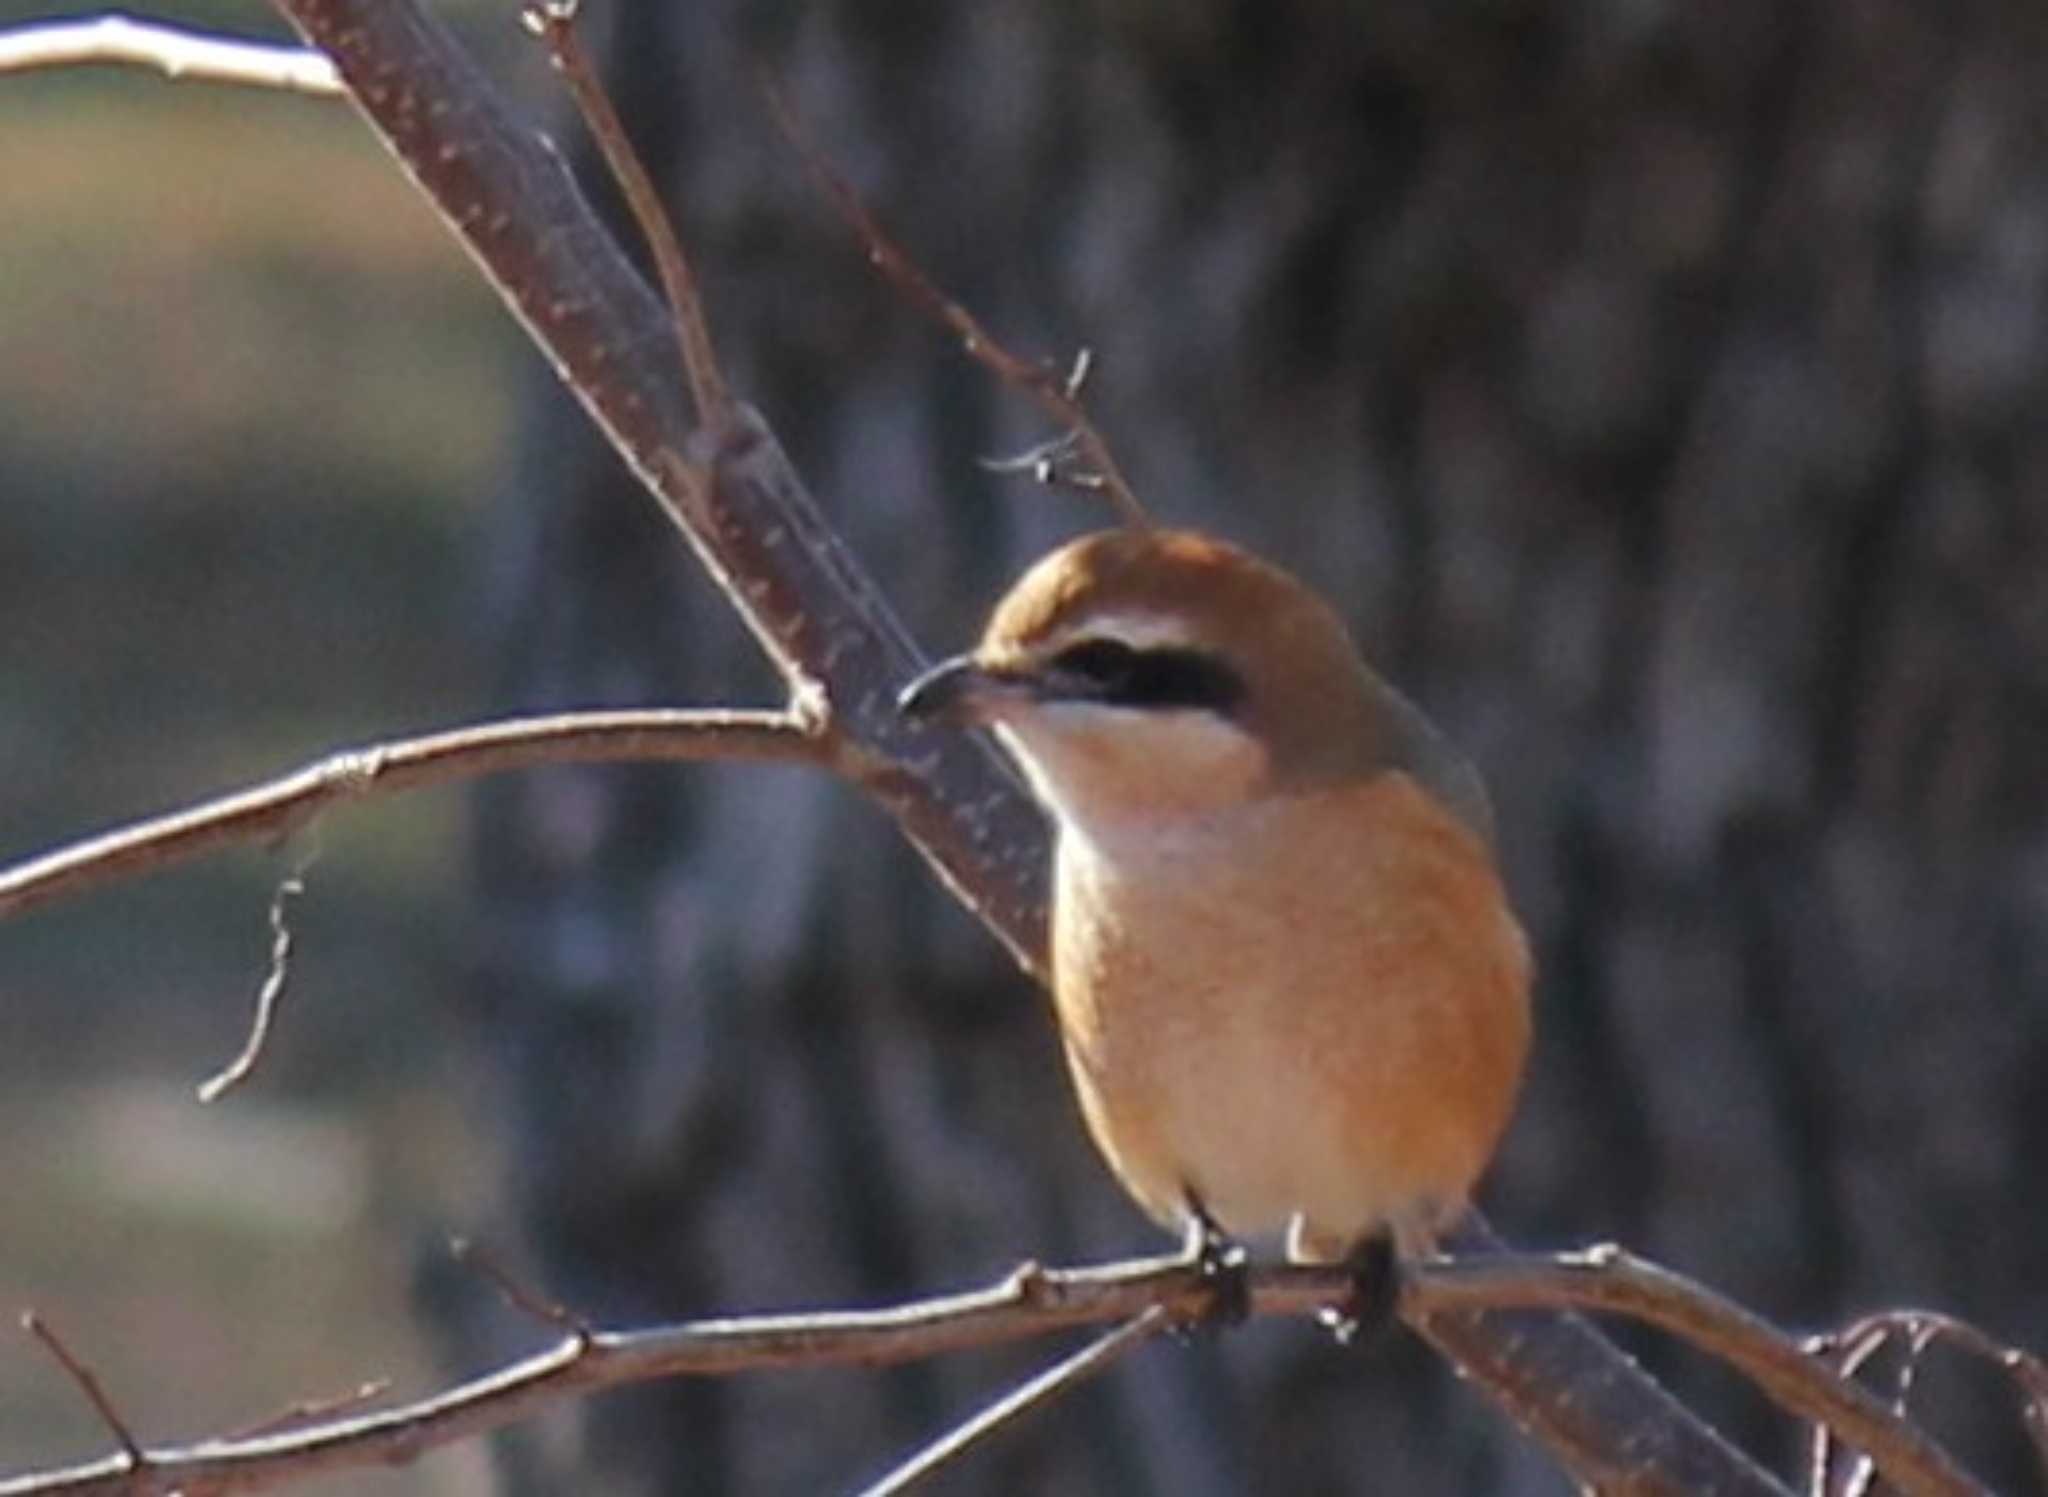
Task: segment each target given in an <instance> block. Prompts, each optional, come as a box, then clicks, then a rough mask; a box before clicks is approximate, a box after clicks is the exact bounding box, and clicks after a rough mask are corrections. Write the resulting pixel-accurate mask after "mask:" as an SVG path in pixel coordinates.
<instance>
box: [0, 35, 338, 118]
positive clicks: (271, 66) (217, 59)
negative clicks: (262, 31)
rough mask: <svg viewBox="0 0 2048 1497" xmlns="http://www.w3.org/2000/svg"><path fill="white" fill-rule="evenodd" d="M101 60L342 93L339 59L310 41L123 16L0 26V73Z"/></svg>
mask: <svg viewBox="0 0 2048 1497" xmlns="http://www.w3.org/2000/svg"><path fill="white" fill-rule="evenodd" d="M97 64H116V65H121V66H126V67H139V68H147V69H151V70H153V71H155V72H158V73H161V74H163V75H164V76H165V77H166V78H169V79H171V80H173V81H177V80H179V79H186V78H190V79H195V80H199V81H203V82H207V83H240V84H246V85H248V86H250V87H252V88H274V89H281V90H283V91H285V92H288V93H301V94H314V95H318V96H320V97H323V98H337V97H339V96H341V95H342V94H343V93H344V92H345V90H344V89H343V88H342V86H341V77H340V75H339V74H337V73H336V72H335V70H334V64H333V63H332V62H330V61H328V59H327V57H326V56H325V55H324V54H323V53H320V52H317V51H315V50H313V49H312V48H311V47H284V46H275V45H273V44H271V43H268V42H251V41H244V40H243V39H241V38H240V37H232V36H216V35H212V34H210V33H207V32H204V31H189V30H186V29H184V28H181V27H177V26H166V25H164V24H162V23H161V22H157V21H138V20H135V19H133V18H131V17H128V16H122V15H105V16H93V17H89V18H87V19H83V20H76V21H38V22H35V23H32V24H29V25H24V26H14V27H9V28H6V29H4V30H0V73H27V72H34V71H36V70H38V69H42V68H75V67H86V66H92V65H97Z"/></svg>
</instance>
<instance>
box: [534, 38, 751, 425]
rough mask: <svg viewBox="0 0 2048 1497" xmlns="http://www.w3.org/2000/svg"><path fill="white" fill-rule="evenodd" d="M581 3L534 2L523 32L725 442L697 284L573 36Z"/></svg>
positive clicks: (729, 409) (700, 411)
mask: <svg viewBox="0 0 2048 1497" xmlns="http://www.w3.org/2000/svg"><path fill="white" fill-rule="evenodd" d="M580 9H581V5H580V0H536V3H534V4H531V5H529V6H527V7H526V9H525V10H524V11H523V12H522V13H521V19H522V20H523V21H524V22H525V24H526V29H527V30H528V31H530V32H532V33H533V34H534V35H535V36H537V37H539V38H540V40H541V42H542V43H543V44H544V45H545V46H546V47H547V50H548V60H549V61H550V62H552V63H553V64H554V65H555V70H556V71H557V72H559V73H560V74H561V75H562V78H563V81H565V82H566V83H567V84H568V85H569V94H570V97H572V98H573V99H575V101H576V108H577V110H578V112H580V113H581V114H582V116H583V122H584V124H585V125H586V126H587V127H588V128H589V130H590V134H591V138H592V139H594V140H595V141H596V142H597V148H598V150H599V151H600V152H601V153H603V156H604V162H605V165H606V167H607V168H609V169H610V171H611V174H612V179H613V180H614V181H616V182H617V183H618V184H619V190H620V191H621V192H623V193H624V194H625V195H626V203H627V205H628V206H629V207H630V208H631V209H632V210H633V218H634V221H635V222H637V223H638V224H639V225H640V233H641V235H642V237H643V238H645V239H646V241H647V247H648V249H649V251H650V252H651V253H652V254H653V256H654V268H655V272H656V273H657V274H658V275H659V276H660V277H661V289H662V294H663V296H665V297H666V298H667V300H668V305H669V311H670V314H671V315H672V316H673V317H674V318H675V325H676V343H677V345H678V347H679V348H680V349H681V352H682V356H683V372H684V374H685V376H686V377H687V378H688V379H689V381H690V395H691V398H692V399H693V400H694V401H695V402H696V406H697V419H698V420H699V421H701V422H703V423H704V425H705V427H706V429H708V430H709V431H711V432H712V433H714V434H716V435H718V436H721V437H722V436H724V435H725V434H726V433H728V432H730V431H731V430H732V427H733V403H732V392H731V391H730V390H729V389H728V388H727V387H726V383H725V375H724V373H723V371H721V370H720V368H719V365H718V351H717V350H716V349H715V348H714V347H713V346H712V342H711V324H710V320H709V319H708V318H707V317H706V316H705V314H704V300H703V298H702V297H701V296H700V295H699V294H698V291H697V277H696V274H695V273H694V272H693V271H692V270H691V269H690V260H689V257H688V256H687V255H685V254H684V253H683V246H682V243H681V241H680V240H678V239H677V237H676V231H675V224H674V222H673V220H671V219H670V217H669V213H668V209H667V208H666V207H665V206H664V204H663V203H662V199H661V194H660V193H659V192H658V191H656V190H655V186H654V183H653V181H652V180H651V179H650V178H649V177H648V175H647V168H646V167H645V166H644V165H643V164H642V163H641V160H640V154H639V152H637V151H635V150H634V149H633V142H632V139H631V137H629V136H628V135H627V134H626V127H625V125H624V124H623V123H622V122H621V121H620V119H619V113H618V111H617V110H616V109H614V108H613V107H612V101H611V95H610V94H608V93H607V92H606V91H605V86H604V80H603V79H602V78H600V77H599V76H598V71H597V67H596V65H595V64H593V63H592V62H591V60H590V52H589V49H588V48H586V47H585V46H584V45H583V38H582V37H581V36H580V35H579V34H578V33H577V30H576V18H577V14H578V12H579V10H580Z"/></svg>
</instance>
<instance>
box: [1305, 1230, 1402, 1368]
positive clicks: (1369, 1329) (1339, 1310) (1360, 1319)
mask: <svg viewBox="0 0 2048 1497" xmlns="http://www.w3.org/2000/svg"><path fill="white" fill-rule="evenodd" d="M1344 1266H1345V1267H1346V1268H1347V1269H1348V1270H1350V1273H1351V1293H1350V1295H1349V1296H1348V1297H1347V1298H1346V1299H1345V1301H1344V1303H1343V1304H1341V1305H1331V1306H1329V1307H1328V1308H1327V1309H1324V1310H1319V1311H1317V1312H1316V1319H1317V1320H1319V1321H1321V1322H1322V1323H1323V1325H1324V1326H1326V1327H1327V1328H1328V1329H1329V1332H1330V1334H1331V1335H1332V1336H1334V1337H1335V1338H1336V1340H1337V1344H1338V1345H1339V1346H1355V1345H1370V1344H1371V1343H1372V1342H1374V1341H1376V1340H1378V1339H1379V1337H1380V1334H1381V1332H1383V1331H1384V1330H1386V1328H1387V1327H1388V1326H1389V1325H1391V1324H1392V1323H1393V1319H1394V1306H1395V1305H1396V1304H1397V1303H1399V1301H1400V1298H1401V1259H1400V1255H1399V1254H1397V1253H1396V1252H1395V1251H1394V1239H1393V1237H1392V1235H1391V1234H1389V1233H1386V1232H1375V1233H1374V1234H1373V1235H1372V1236H1370V1237H1367V1238H1364V1239H1362V1240H1361V1241H1360V1242H1359V1243H1358V1245H1357V1246H1356V1247H1354V1248H1352V1250H1351V1251H1350V1253H1349V1254H1347V1255H1346V1257H1345V1259H1344Z"/></svg>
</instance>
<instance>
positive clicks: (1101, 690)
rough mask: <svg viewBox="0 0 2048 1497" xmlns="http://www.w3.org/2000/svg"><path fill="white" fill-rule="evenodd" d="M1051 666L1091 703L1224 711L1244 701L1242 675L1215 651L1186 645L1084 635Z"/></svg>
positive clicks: (1162, 708) (1053, 661)
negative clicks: (1142, 644)
mask: <svg viewBox="0 0 2048 1497" xmlns="http://www.w3.org/2000/svg"><path fill="white" fill-rule="evenodd" d="M1052 663H1053V667H1054V668H1055V669H1056V670H1057V671H1058V672H1059V673H1060V674H1061V675H1062V676H1064V677H1065V678H1067V679H1068V680H1069V681H1071V682H1073V683H1075V684H1076V685H1078V686H1080V687H1081V688H1082V692H1083V694H1084V695H1085V696H1086V697H1087V698H1088V699H1089V700H1092V701H1098V702H1105V703H1108V704H1109V705H1111V706H1116V707H1149V708H1154V709H1157V710H1161V711H1167V710H1172V709H1175V708H1180V709H1187V710H1193V711H1206V712H1216V713H1222V714H1224V715H1226V716H1227V715H1228V714H1229V713H1230V712H1231V711H1232V710H1233V709H1234V708H1235V707H1236V706H1237V705H1238V703H1239V702H1241V701H1242V700H1243V699H1244V694H1245V687H1244V678H1243V677H1242V676H1240V675H1239V674H1238V673H1237V671H1236V669H1235V668H1234V667H1233V666H1232V665H1231V664H1230V662H1228V661H1227V660H1225V659H1223V658H1222V657H1221V656H1219V655H1212V654H1210V653H1209V652H1208V651H1206V650H1197V649H1191V648H1188V647H1185V646H1161V647H1159V648H1157V649H1150V650H1140V649H1137V648H1135V647H1133V646H1131V645H1127V644H1125V643H1123V642H1122V641H1121V640H1115V639H1084V640H1081V641H1079V642H1078V643H1075V644H1071V645H1068V646H1067V647H1066V648H1065V649H1064V650H1061V651H1060V652H1059V653H1058V654H1057V655H1055V656H1053V658H1052Z"/></svg>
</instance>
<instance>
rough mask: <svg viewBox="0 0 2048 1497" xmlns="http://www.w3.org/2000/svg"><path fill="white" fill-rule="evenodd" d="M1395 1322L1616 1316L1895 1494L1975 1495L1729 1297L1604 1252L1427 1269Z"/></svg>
mask: <svg viewBox="0 0 2048 1497" xmlns="http://www.w3.org/2000/svg"><path fill="white" fill-rule="evenodd" d="M1417 1300H1418V1301H1419V1302H1417V1303H1413V1304H1411V1302H1410V1300H1409V1299H1408V1297H1407V1296H1406V1295H1404V1296H1403V1301H1402V1309H1403V1314H1404V1317H1405V1318H1407V1319H1409V1320H1410V1322H1411V1323H1412V1324H1413V1325H1414V1326H1415V1328H1416V1329H1417V1330H1418V1331H1420V1332H1421V1333H1422V1334H1423V1335H1424V1336H1427V1337H1431V1339H1435V1338H1434V1334H1433V1332H1434V1330H1435V1323H1436V1321H1437V1319H1438V1317H1440V1316H1443V1315H1446V1314H1456V1313H1457V1312H1458V1311H1460V1310H1461V1309H1470V1310H1501V1309H1504V1308H1510V1307H1518V1308H1540V1307H1544V1306H1553V1307H1569V1308H1572V1309H1577V1310H1587V1311H1595V1312H1600V1313H1604V1314H1614V1315H1625V1316H1627V1317H1629V1318H1630V1319H1633V1320H1639V1321H1642V1322H1643V1323H1645V1324H1647V1325H1654V1326H1656V1327H1658V1328H1659V1329H1660V1330H1664V1331H1669V1332H1670V1333H1671V1334H1673V1335H1675V1336H1678V1337H1681V1338H1682V1339H1684V1340H1685V1341H1687V1342H1689V1343H1690V1344H1692V1345H1693V1346H1696V1347H1698V1348H1699V1349H1700V1350H1701V1351H1704V1352H1706V1353H1708V1354H1709V1355H1710V1356H1714V1357H1718V1358H1720V1359H1721V1360H1722V1361H1724V1362H1726V1363H1728V1364H1729V1365H1730V1366H1731V1367H1733V1368H1735V1369H1736V1370H1737V1371H1738V1372H1740V1373H1742V1374H1743V1375H1744V1376H1745V1377H1747V1378H1748V1379H1749V1380H1750V1381H1751V1382H1753V1383H1755V1384H1756V1386H1757V1387H1758V1388H1759V1389H1760V1390H1761V1391H1762V1392H1763V1393H1764V1394H1765V1395H1766V1396H1768V1397H1769V1398H1770V1399H1771V1401H1772V1402H1774V1403H1776V1404H1777V1405H1778V1407H1780V1408H1782V1409H1784V1410H1785V1411H1786V1412H1787V1413H1789V1414H1792V1415H1794V1416H1795V1417H1797V1418H1801V1419H1810V1420H1814V1421H1817V1422H1819V1423H1822V1424H1825V1425H1826V1426H1827V1427H1828V1428H1830V1429H1831V1430H1833V1431H1834V1432H1835V1434H1836V1435H1837V1436H1838V1437H1840V1438H1841V1439H1843V1440H1845V1441H1847V1442H1848V1443H1849V1444H1851V1445H1854V1446H1856V1447H1857V1448H1859V1449H1861V1450H1863V1451H1865V1452H1867V1453H1868V1454H1869V1455H1870V1457H1871V1459H1872V1460H1873V1461H1875V1462H1876V1464H1877V1468H1878V1470H1879V1471H1880V1472H1882V1473H1883V1475H1884V1477H1885V1479H1886V1480H1887V1481H1889V1482H1891V1483H1892V1485H1893V1486H1894V1487H1896V1488H1897V1489H1898V1490H1899V1491H1901V1492H1908V1493H1916V1494H1918V1493H1928V1494H1934V1493H1972V1492H1980V1491H1982V1490H1983V1489H1982V1488H1981V1487H1979V1486H1978V1484H1977V1483H1976V1482H1975V1481H1974V1480H1972V1479H1971V1477H1969V1476H1968V1475H1967V1474H1966V1473H1964V1472H1963V1471H1962V1470H1961V1469H1960V1468H1959V1467H1957V1466H1956V1464H1955V1463H1954V1462H1953V1461H1952V1460H1951V1459H1950V1458H1949V1456H1948V1454H1947V1452H1945V1451H1944V1450H1942V1448H1941V1447H1940V1445H1938V1444H1937V1443H1936V1442H1935V1441H1934V1440H1933V1439H1931V1438H1930V1437H1929V1436H1928V1435H1927V1434H1926V1433H1925V1432H1924V1431H1922V1430H1920V1429H1918V1428H1917V1427H1915V1426H1914V1425H1912V1424H1911V1423H1909V1422H1907V1421H1906V1420H1904V1419H1901V1418H1899V1417H1898V1416H1897V1414H1895V1413H1894V1412H1893V1411H1892V1410H1891V1409H1889V1408H1887V1407H1886V1406H1885V1404H1884V1403H1883V1402H1882V1401H1881V1400H1879V1399H1877V1398H1875V1397H1873V1396H1872V1395H1871V1394H1870V1393H1869V1392H1867V1391H1866V1390H1864V1389H1862V1388H1860V1387H1858V1386H1856V1385H1855V1384H1854V1383H1851V1382H1848V1381H1846V1380H1844V1379H1843V1378H1841V1377H1840V1376H1838V1375H1837V1374H1836V1372H1835V1370H1834V1368H1833V1367H1831V1366H1830V1365H1828V1364H1827V1363H1826V1362H1824V1361H1822V1360H1821V1359H1819V1358H1817V1357H1815V1356H1814V1355H1813V1354H1812V1353H1811V1352H1810V1351H1808V1350H1807V1349H1806V1348H1805V1347H1803V1346H1801V1345H1800V1344H1799V1343H1797V1342H1795V1341H1793V1340H1792V1339H1791V1338H1789V1337H1787V1336H1786V1335H1784V1334H1783V1333H1782V1332H1780V1331H1779V1330H1777V1329H1776V1328H1775V1327H1774V1326H1772V1325H1770V1324H1769V1323H1768V1322H1767V1321H1765V1320H1763V1319H1761V1318H1760V1317H1758V1316H1756V1315H1752V1314H1751V1313H1750V1312H1749V1311H1748V1310H1746V1309H1744V1308H1743V1307H1742V1306H1740V1305H1738V1304H1736V1303H1734V1302H1733V1301H1732V1300H1729V1299H1725V1298H1723V1297H1722V1296H1721V1295H1718V1294H1715V1293H1714V1292H1713V1291H1712V1290H1709V1289H1707V1288H1705V1287H1703V1286H1701V1285H1699V1284H1696V1283H1694V1282H1693V1281H1692V1280H1690V1279H1686V1278H1683V1277H1681V1276H1680V1275H1678V1274H1675V1273H1672V1272H1671V1271H1670V1270H1668V1269H1664V1268H1659V1267H1658V1266H1657V1265H1655V1264H1653V1263H1648V1262H1645V1261H1644V1260H1643V1259H1641V1258H1637V1257H1635V1256H1634V1255H1633V1254H1630V1253H1627V1252H1624V1251H1623V1250H1621V1249H1620V1248H1617V1247H1613V1246H1603V1247H1596V1248H1590V1249H1587V1250H1586V1251H1584V1252H1579V1253H1562V1254H1558V1255H1556V1256H1554V1257H1543V1258H1529V1257H1522V1256H1504V1257H1498V1258H1495V1257H1479V1258H1458V1259H1453V1260H1450V1261H1448V1262H1443V1263H1438V1264H1433V1265H1431V1266H1430V1267H1429V1269H1428V1273H1427V1288H1426V1289H1425V1290H1423V1291H1421V1292H1420V1293H1419V1294H1418V1295H1417Z"/></svg>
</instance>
